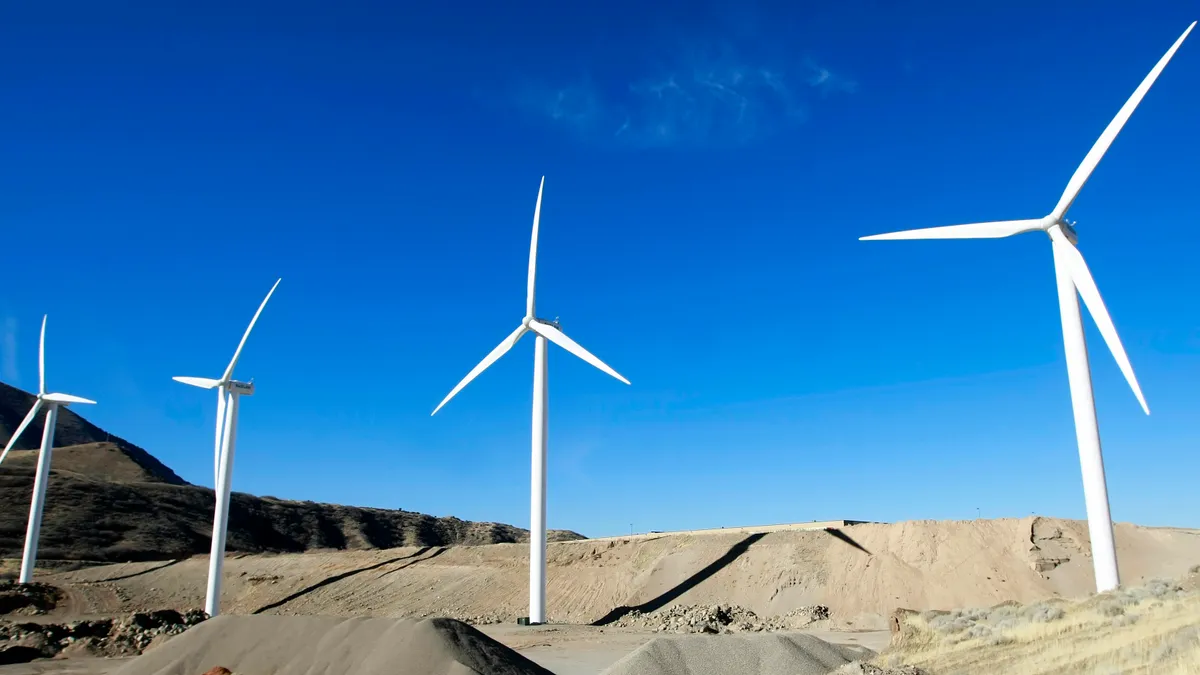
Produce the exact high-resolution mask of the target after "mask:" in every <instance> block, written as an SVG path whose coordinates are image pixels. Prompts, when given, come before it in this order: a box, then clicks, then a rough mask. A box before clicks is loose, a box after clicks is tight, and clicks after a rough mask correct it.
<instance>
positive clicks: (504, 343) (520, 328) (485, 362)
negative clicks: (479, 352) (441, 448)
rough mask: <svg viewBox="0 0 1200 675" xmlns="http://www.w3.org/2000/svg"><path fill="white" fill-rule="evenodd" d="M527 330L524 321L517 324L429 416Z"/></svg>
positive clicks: (434, 413) (503, 352) (510, 347)
mask: <svg viewBox="0 0 1200 675" xmlns="http://www.w3.org/2000/svg"><path fill="white" fill-rule="evenodd" d="M526 330H528V329H527V328H525V324H523V323H522V324H521V325H520V326H517V329H516V330H514V331H513V332H512V333H510V334H509V336H508V337H506V338H504V340H502V341H501V342H500V344H498V345H496V348H495V349H493V350H492V351H491V352H489V353H488V355H487V356H485V357H483V360H482V361H480V362H479V365H477V366H475V367H474V368H472V369H471V372H469V373H467V376H466V377H464V378H463V379H462V381H461V382H459V383H458V385H457V386H455V387H454V389H451V390H450V393H449V394H446V398H444V399H442V402H441V403H439V404H438V406H437V407H436V408H434V409H433V412H431V413H429V416H430V417H432V416H434V415H436V414H437V411H439V410H441V409H442V406H444V405H446V403H448V402H449V401H450V399H452V398H454V395H455V394H457V393H458V392H460V391H462V388H463V387H465V386H467V384H469V383H470V382H471V380H473V379H475V377H476V376H477V375H479V374H480V373H482V372H483V371H484V370H485V369H486V368H487V367H488V366H490V365H492V364H493V363H495V362H496V359H499V358H500V357H501V356H504V354H505V352H507V351H508V350H510V349H512V347H513V345H515V344H517V340H520V339H521V336H522V335H524V334H525V331H526Z"/></svg>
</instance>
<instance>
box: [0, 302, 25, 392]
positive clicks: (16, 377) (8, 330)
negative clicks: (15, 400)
mask: <svg viewBox="0 0 1200 675" xmlns="http://www.w3.org/2000/svg"><path fill="white" fill-rule="evenodd" d="M3 343H4V356H3V357H2V358H0V374H3V375H4V381H5V382H8V383H9V384H12V385H14V386H16V385H17V384H18V383H19V382H20V381H21V371H19V370H18V369H17V319H16V317H12V316H6V317H4V335H3Z"/></svg>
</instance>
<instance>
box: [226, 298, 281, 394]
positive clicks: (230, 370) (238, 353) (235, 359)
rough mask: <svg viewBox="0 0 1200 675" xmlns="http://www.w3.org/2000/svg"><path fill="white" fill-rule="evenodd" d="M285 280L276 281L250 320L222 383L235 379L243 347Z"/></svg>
mask: <svg viewBox="0 0 1200 675" xmlns="http://www.w3.org/2000/svg"><path fill="white" fill-rule="evenodd" d="M280 281H283V279H276V280H275V285H274V286H272V287H271V290H270V291H268V292H267V297H265V298H263V301H262V304H260V305H259V306H258V311H257V312H255V313H254V318H253V319H250V325H249V326H246V332H245V333H243V334H242V341H241V342H239V343H238V346H237V351H235V352H234V353H233V360H232V361H230V362H229V367H228V368H226V369H225V374H223V375H221V381H222V382H226V381H228V380H229V378H231V377H233V367H234V366H236V365H237V362H238V357H239V356H241V355H242V347H245V346H246V338H248V337H250V331H252V330H254V324H255V323H256V322H257V321H258V315H259V314H262V311H263V307H266V306H267V301H268V300H270V299H271V294H272V293H274V292H275V288H276V287H277V286H279V282H280Z"/></svg>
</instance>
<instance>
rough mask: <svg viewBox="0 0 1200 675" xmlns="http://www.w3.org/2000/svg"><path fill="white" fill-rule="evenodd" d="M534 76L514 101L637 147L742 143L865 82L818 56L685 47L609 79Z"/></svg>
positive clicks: (583, 131)
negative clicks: (783, 59)
mask: <svg viewBox="0 0 1200 675" xmlns="http://www.w3.org/2000/svg"><path fill="white" fill-rule="evenodd" d="M605 79H606V81H605V82H600V81H598V80H597V79H595V78H591V77H581V78H579V79H578V80H576V81H573V82H559V83H554V84H550V83H547V82H545V81H538V80H527V81H526V83H525V84H524V85H523V86H521V87H518V88H517V89H516V90H515V92H514V95H513V97H512V98H513V101H514V102H515V103H516V104H517V105H518V106H519V107H520V108H522V109H524V110H525V111H527V112H529V113H532V114H533V115H534V116H535V118H538V119H541V120H543V121H546V120H548V121H550V122H551V123H552V124H554V125H556V126H559V127H561V128H562V129H564V130H566V131H569V132H571V133H573V134H576V135H578V136H579V137H580V138H582V139H584V140H587V141H592V142H600V143H604V144H620V145H623V146H629V147H639V148H644V147H666V146H674V147H680V146H691V147H713V146H740V145H745V144H747V143H750V142H754V141H757V140H762V139H765V138H766V137H769V136H771V135H774V134H776V133H779V132H781V131H783V130H785V129H787V128H790V127H793V126H796V125H798V124H801V123H803V122H804V121H805V120H806V119H807V118H808V116H809V113H810V106H811V105H812V103H813V102H814V101H815V100H816V99H819V98H824V97H827V96H829V95H833V94H850V93H853V92H855V91H856V90H857V84H856V83H855V82H854V81H853V80H851V79H850V78H848V77H847V76H845V75H842V74H840V73H835V72H833V71H832V70H830V69H829V68H828V67H825V66H821V65H818V64H817V63H816V62H815V61H813V60H812V59H811V58H810V59H796V60H794V61H792V63H790V64H784V63H778V62H774V63H773V62H768V60H767V59H754V58H751V57H748V56H744V55H743V54H742V53H741V51H739V50H737V49H735V48H733V47H732V46H730V45H723V46H721V47H720V48H719V49H709V50H696V49H692V50H686V51H683V50H681V51H680V52H679V53H677V54H676V55H675V56H674V57H673V58H672V59H670V60H669V61H668V62H667V63H666V64H663V65H659V66H657V67H647V68H645V69H644V70H643V71H642V72H629V71H627V72H625V73H623V74H621V75H616V76H610V77H608V78H605Z"/></svg>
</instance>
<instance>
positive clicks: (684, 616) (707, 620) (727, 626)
mask: <svg viewBox="0 0 1200 675" xmlns="http://www.w3.org/2000/svg"><path fill="white" fill-rule="evenodd" d="M828 618H829V608H828V607H826V606H824V605H811V606H808V607H800V608H797V609H793V610H792V611H790V612H788V613H787V614H783V615H780V616H772V617H760V616H758V615H757V614H755V613H754V612H753V611H752V610H749V609H746V608H745V607H742V606H740V605H673V606H671V607H668V608H666V609H662V610H659V611H657V612H651V613H649V614H643V613H641V612H639V611H637V610H634V611H632V612H630V613H628V614H626V615H625V616H623V617H621V618H620V619H618V620H616V621H615V622H613V623H612V624H611V625H613V626H615V627H619V628H648V629H650V630H653V631H655V632H659V633H734V632H755V633H758V632H764V631H788V630H798V629H801V628H805V627H807V626H809V625H811V624H813V623H815V622H817V621H824V620H826V619H828Z"/></svg>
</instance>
